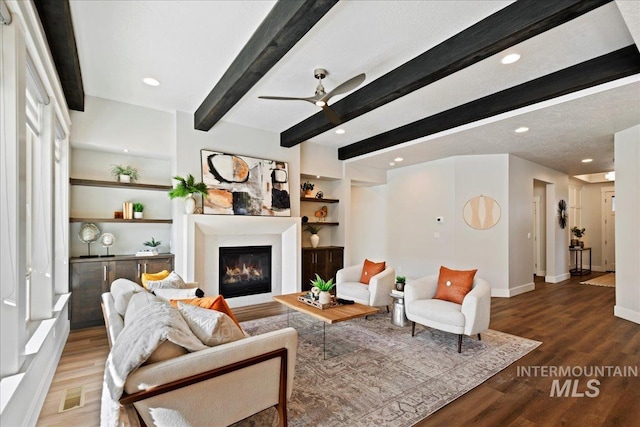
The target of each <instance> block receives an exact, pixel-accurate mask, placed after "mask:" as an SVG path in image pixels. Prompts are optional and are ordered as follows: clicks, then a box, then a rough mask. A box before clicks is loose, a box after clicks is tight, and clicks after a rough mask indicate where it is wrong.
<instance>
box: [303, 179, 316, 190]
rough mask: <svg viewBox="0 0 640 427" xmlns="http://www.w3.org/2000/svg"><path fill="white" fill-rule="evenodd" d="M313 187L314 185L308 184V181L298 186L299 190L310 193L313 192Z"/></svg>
mask: <svg viewBox="0 0 640 427" xmlns="http://www.w3.org/2000/svg"><path fill="white" fill-rule="evenodd" d="M313 187H314V184H312V183H310V182H309V181H307V182H303V183H302V184H300V188H301V189H302V191H311V190H313Z"/></svg>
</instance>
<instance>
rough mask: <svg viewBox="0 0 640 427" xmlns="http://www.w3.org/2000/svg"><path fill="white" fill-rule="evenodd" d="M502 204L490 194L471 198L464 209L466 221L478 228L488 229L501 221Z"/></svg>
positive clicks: (463, 214) (472, 226)
mask: <svg viewBox="0 0 640 427" xmlns="http://www.w3.org/2000/svg"><path fill="white" fill-rule="evenodd" d="M500 214H501V211H500V205H499V204H498V202H496V201H495V200H494V199H492V198H491V197H488V196H482V195H480V196H477V197H474V198H472V199H470V200H469V201H468V202H467V203H466V204H465V205H464V209H463V211H462V216H463V217H464V222H466V223H467V225H468V226H469V227H471V228H475V229H476V230H487V229H489V228H491V227H493V226H494V225H496V224H497V223H498V221H500Z"/></svg>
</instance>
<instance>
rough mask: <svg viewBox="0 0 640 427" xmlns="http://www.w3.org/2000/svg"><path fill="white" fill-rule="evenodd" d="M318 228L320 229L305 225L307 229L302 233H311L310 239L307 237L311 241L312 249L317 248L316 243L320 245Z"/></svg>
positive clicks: (315, 226)
mask: <svg viewBox="0 0 640 427" xmlns="http://www.w3.org/2000/svg"><path fill="white" fill-rule="evenodd" d="M320 228H321V227H320V226H318V225H313V224H309V223H307V228H305V229H304V231H308V232H309V233H311V237H309V240H311V246H313V247H314V248H317V247H318V243H320V236H318V231H320Z"/></svg>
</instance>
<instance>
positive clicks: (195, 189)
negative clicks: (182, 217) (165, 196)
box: [169, 174, 208, 214]
mask: <svg viewBox="0 0 640 427" xmlns="http://www.w3.org/2000/svg"><path fill="white" fill-rule="evenodd" d="M173 179H175V180H176V181H178V185H176V186H175V187H174V188H172V189H171V190H169V197H170V198H171V199H175V198H177V197H180V198H184V199H185V200H184V207H185V211H186V212H187V213H188V214H192V213H193V212H194V211H195V208H196V199H194V198H193V194H202V195H204V196H207V195H208V192H207V184H205V183H204V182H196V179H195V178H194V177H193V175H191V174H189V175H187V177H186V178H183V177H181V176H178V175H176V176H174V177H173Z"/></svg>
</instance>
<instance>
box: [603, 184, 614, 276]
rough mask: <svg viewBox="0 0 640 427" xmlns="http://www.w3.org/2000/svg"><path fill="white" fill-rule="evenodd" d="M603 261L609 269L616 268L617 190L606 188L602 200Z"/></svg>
mask: <svg viewBox="0 0 640 427" xmlns="http://www.w3.org/2000/svg"><path fill="white" fill-rule="evenodd" d="M602 219H603V221H604V224H603V225H602V230H603V233H602V262H603V264H604V268H605V269H606V270H607V271H615V270H616V234H615V230H616V192H615V191H614V190H608V189H607V190H605V191H604V192H603V200H602Z"/></svg>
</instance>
